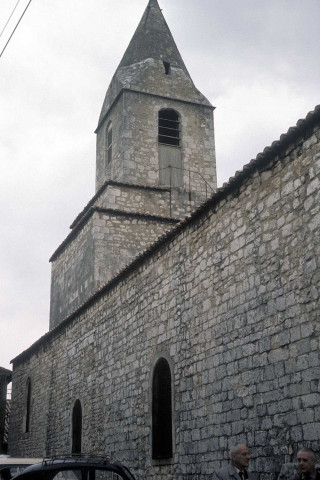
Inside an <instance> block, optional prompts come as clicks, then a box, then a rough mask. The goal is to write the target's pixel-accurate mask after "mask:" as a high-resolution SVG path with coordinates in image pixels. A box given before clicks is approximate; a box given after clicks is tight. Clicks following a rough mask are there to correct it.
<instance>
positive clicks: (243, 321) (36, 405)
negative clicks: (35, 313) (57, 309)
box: [9, 127, 320, 480]
mask: <svg viewBox="0 0 320 480" xmlns="http://www.w3.org/2000/svg"><path fill="white" fill-rule="evenodd" d="M319 143H320V132H319V128H318V127H317V128H315V129H314V130H313V132H310V133H309V135H308V136H307V137H306V138H300V139H298V140H296V141H295V145H292V146H290V147H288V148H287V149H286V151H285V152H283V154H282V155H281V158H276V159H274V161H271V160H270V162H269V163H268V162H267V161H266V162H265V164H264V166H262V167H261V166H260V167H259V168H260V169H259V170H255V171H253V172H252V173H248V174H247V177H245V178H244V179H243V180H242V183H240V182H238V183H237V182H236V181H235V182H234V183H233V185H234V186H233V188H230V190H225V191H226V193H225V195H224V196H223V195H222V196H220V197H217V198H220V200H217V201H216V202H214V201H212V202H211V204H209V207H208V208H207V209H204V210H203V212H202V214H200V213H198V215H195V216H194V219H193V220H192V221H191V222H188V223H186V225H185V227H184V228H182V227H181V228H180V229H179V232H178V233H177V234H176V235H175V236H174V237H173V238H171V239H170V240H168V241H167V242H163V244H162V246H161V245H160V246H159V247H158V249H157V250H155V251H154V253H153V254H152V255H149V256H146V258H145V260H144V261H143V262H141V263H140V265H137V266H136V267H135V268H134V269H133V270H132V271H131V272H130V271H129V272H128V273H127V274H126V275H125V276H123V277H122V278H120V279H119V282H118V283H115V284H113V286H112V288H109V289H106V290H105V292H104V293H103V294H101V295H100V296H99V297H98V298H96V299H95V300H94V301H93V302H91V303H90V304H88V306H87V308H84V309H83V310H82V311H80V312H79V314H78V315H75V316H73V317H72V318H70V319H69V320H68V321H67V322H66V323H65V326H64V327H62V326H61V327H60V328H59V329H58V330H57V332H51V333H50V334H48V336H47V338H45V339H42V340H41V341H40V342H39V344H38V345H35V346H34V347H33V348H31V349H30V350H29V351H27V352H25V353H24V354H23V355H22V356H20V357H18V358H17V359H15V361H14V371H13V388H14V391H15V392H19V394H18V395H14V400H13V405H12V425H14V427H13V428H12V429H11V432H10V438H9V448H10V453H11V454H12V455H30V456H36V455H41V454H42V453H43V451H44V449H45V450H46V453H47V454H48V453H53V452H61V451H62V452H65V451H68V450H70V425H71V421H70V418H71V411H72V406H73V404H74V401H75V400H76V399H77V398H79V399H80V401H81V403H82V407H83V422H84V424H83V450H84V451H95V452H104V453H107V454H110V455H111V457H112V458H115V459H118V460H120V461H123V462H124V463H126V464H127V465H128V466H129V467H130V468H131V469H132V471H133V472H134V474H137V475H138V476H139V478H140V479H144V478H145V479H147V478H148V479H154V480H155V479H157V480H158V479H163V480H165V479H166V480H167V479H168V478H180V479H182V478H183V479H184V478H190V475H192V478H193V479H199V480H200V479H201V480H204V479H205V478H208V476H210V475H211V474H212V471H213V470H214V469H215V468H218V467H220V466H221V465H225V464H226V463H227V461H228V449H229V448H230V446H232V445H233V444H235V443H236V442H239V441H243V442H247V443H248V445H249V447H250V449H251V451H252V470H253V471H255V472H257V473H258V474H259V478H260V480H269V479H270V480H273V479H275V478H276V476H277V474H278V472H279V471H280V467H281V464H282V463H284V462H290V461H293V458H294V453H295V452H296V450H297V449H298V448H299V447H300V446H301V445H306V444H307V445H309V446H311V447H313V448H314V449H315V450H317V449H319V448H320V433H319V432H320V409H319V405H320V393H319V391H320V390H319V388H320V387H319V378H320V375H319V374H320V359H319V348H320V341H319V340H320V336H319V289H320V265H319V253H320V251H319V250H320V246H319V245H320V242H319V232H320V228H319V227H320V202H319V200H320V198H319V195H320V149H319ZM228 192H229V193H228ZM162 355H165V356H167V357H168V358H170V364H172V374H173V383H172V385H173V402H174V407H173V411H174V432H175V435H174V458H173V461H172V464H171V465H165V466H164V465H163V466H161V465H155V464H153V462H152V460H151V449H150V442H151V440H150V438H151V403H150V389H151V379H152V368H153V365H154V364H155V361H156V359H157V358H159V357H160V356H162ZM28 376H30V377H31V378H32V384H33V385H34V388H35V389H37V390H36V393H39V392H40V391H43V393H44V395H38V394H36V393H34V395H33V398H32V411H31V426H30V433H29V437H28V439H27V438H26V434H23V433H22V431H21V425H22V413H23V409H24V405H23V399H22V393H20V392H23V391H24V388H25V382H26V379H27V377H28ZM49 385H50V386H49ZM48 408H49V417H47V412H48Z"/></svg>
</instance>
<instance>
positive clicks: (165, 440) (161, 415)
mask: <svg viewBox="0 0 320 480" xmlns="http://www.w3.org/2000/svg"><path fill="white" fill-rule="evenodd" d="M172 444H173V442H172V400H171V371H170V366H169V364H168V362H167V360H166V359H165V358H160V359H159V360H158V361H157V363H156V366H155V368H154V372H153V382H152V458H153V459H154V460H161V459H168V458H172V456H173V451H172Z"/></svg>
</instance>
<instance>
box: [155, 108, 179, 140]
mask: <svg viewBox="0 0 320 480" xmlns="http://www.w3.org/2000/svg"><path fill="white" fill-rule="evenodd" d="M180 138H181V137H180V115H179V114H178V113H177V112H176V111H175V110H171V109H163V110H160V112H159V135H158V139H159V143H160V144H162V145H170V146H173V147H180Z"/></svg>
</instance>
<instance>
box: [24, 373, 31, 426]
mask: <svg viewBox="0 0 320 480" xmlns="http://www.w3.org/2000/svg"><path fill="white" fill-rule="evenodd" d="M30 418H31V378H30V377H29V378H28V379H27V383H26V404H25V430H24V431H25V433H28V432H29V431H30Z"/></svg>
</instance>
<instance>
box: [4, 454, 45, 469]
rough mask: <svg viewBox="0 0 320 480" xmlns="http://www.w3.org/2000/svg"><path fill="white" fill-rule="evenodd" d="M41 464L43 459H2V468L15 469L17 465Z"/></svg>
mask: <svg viewBox="0 0 320 480" xmlns="http://www.w3.org/2000/svg"><path fill="white" fill-rule="evenodd" d="M39 462H42V458H21V457H9V456H8V457H5V458H2V457H0V468H2V467H9V466H12V467H14V466H15V465H17V466H19V465H34V464H35V463H39Z"/></svg>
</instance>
